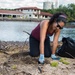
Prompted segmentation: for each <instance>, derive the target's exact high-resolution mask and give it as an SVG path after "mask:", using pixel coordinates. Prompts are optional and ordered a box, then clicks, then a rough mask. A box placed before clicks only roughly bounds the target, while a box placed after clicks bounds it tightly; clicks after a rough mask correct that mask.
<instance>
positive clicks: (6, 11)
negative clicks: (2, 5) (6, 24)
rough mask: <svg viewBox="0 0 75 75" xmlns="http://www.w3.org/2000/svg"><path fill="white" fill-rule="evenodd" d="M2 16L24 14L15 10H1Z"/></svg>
mask: <svg viewBox="0 0 75 75" xmlns="http://www.w3.org/2000/svg"><path fill="white" fill-rule="evenodd" d="M0 14H23V13H22V12H20V11H14V10H1V9H0Z"/></svg>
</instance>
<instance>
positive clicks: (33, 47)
mask: <svg viewBox="0 0 75 75" xmlns="http://www.w3.org/2000/svg"><path fill="white" fill-rule="evenodd" d="M29 44H30V56H33V57H37V56H39V55H40V49H39V45H40V42H39V41H38V40H36V39H35V38H34V37H32V36H31V35H30V38H29ZM51 53H52V52H51V47H50V39H49V37H48V36H47V37H46V39H45V42H44V55H45V57H50V56H51Z"/></svg>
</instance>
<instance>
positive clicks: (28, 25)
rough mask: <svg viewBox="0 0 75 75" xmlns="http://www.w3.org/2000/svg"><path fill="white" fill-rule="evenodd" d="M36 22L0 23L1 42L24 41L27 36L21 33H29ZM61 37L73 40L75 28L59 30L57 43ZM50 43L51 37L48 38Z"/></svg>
mask: <svg viewBox="0 0 75 75" xmlns="http://www.w3.org/2000/svg"><path fill="white" fill-rule="evenodd" d="M37 24H38V22H19V21H0V40H1V41H25V40H26V39H27V38H29V35H28V34H26V33H24V32H23V31H24V30H25V31H27V32H29V33H31V31H32V30H33V29H34V28H35V27H36V26H37ZM62 37H72V38H73V39H75V28H68V29H67V28H64V29H63V30H61V34H60V37H59V41H61V39H62ZM50 39H51V41H52V40H53V36H52V37H50Z"/></svg>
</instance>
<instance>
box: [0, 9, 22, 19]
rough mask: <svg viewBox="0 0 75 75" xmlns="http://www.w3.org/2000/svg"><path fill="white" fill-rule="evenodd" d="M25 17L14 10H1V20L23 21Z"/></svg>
mask: <svg viewBox="0 0 75 75" xmlns="http://www.w3.org/2000/svg"><path fill="white" fill-rule="evenodd" d="M22 17H23V13H22V12H19V11H14V10H13V11H12V10H1V9H0V19H5V18H7V19H13V18H16V19H21V18H22Z"/></svg>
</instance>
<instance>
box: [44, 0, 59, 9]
mask: <svg viewBox="0 0 75 75" xmlns="http://www.w3.org/2000/svg"><path fill="white" fill-rule="evenodd" d="M58 7H59V0H47V1H45V2H43V9H46V10H48V9H52V8H54V9H56V8H58Z"/></svg>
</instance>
